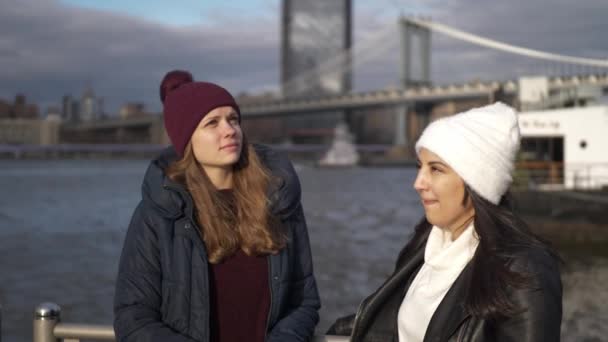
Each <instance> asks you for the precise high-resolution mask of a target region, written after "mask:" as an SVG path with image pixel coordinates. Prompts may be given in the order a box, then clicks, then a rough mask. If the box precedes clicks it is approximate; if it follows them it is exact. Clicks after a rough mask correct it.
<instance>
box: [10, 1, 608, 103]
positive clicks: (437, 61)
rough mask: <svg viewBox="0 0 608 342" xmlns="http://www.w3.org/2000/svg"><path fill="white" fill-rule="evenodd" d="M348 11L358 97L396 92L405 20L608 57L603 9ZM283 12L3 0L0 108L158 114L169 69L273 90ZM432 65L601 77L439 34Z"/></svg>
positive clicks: (373, 5)
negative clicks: (85, 102)
mask: <svg viewBox="0 0 608 342" xmlns="http://www.w3.org/2000/svg"><path fill="white" fill-rule="evenodd" d="M298 1H303V0H298ZM327 1H331V0H327ZM353 3H354V27H353V28H354V42H353V43H354V45H355V46H357V44H360V45H362V46H367V49H364V50H363V51H364V52H362V53H361V56H360V58H359V59H357V57H355V70H354V82H355V90H368V89H377V88H383V87H388V86H395V85H397V84H398V79H399V78H398V71H399V63H398V62H399V42H398V39H397V25H396V23H397V19H398V17H399V15H400V14H404V15H423V16H427V17H431V18H432V19H433V20H435V21H438V22H441V23H443V24H446V25H450V26H453V27H456V28H458V29H461V30H464V31H467V32H471V33H474V34H478V35H482V36H486V37H488V38H492V39H496V40H500V41H504V42H507V43H511V44H515V45H520V46H524V47H529V48H534V49H538V50H543V51H548V52H553V53H559V54H565V55H572V56H580V57H589V58H597V59H607V58H608V39H606V38H605V37H606V32H608V20H606V15H607V14H608V1H606V0H578V1H571V0H510V1H483V0H373V1H372V0H354V1H353ZM280 7H281V6H280V0H231V1H219V0H218V1H210V0H176V1H173V2H168V1H166V0H164V1H161V0H147V1H143V0H141V1H140V0H130V1H119V0H0V99H10V100H12V98H13V97H14V96H15V94H16V93H18V92H20V93H24V94H26V95H27V97H28V100H29V102H37V103H38V104H39V105H40V106H41V107H42V109H44V108H45V107H46V106H49V105H53V104H57V105H58V104H59V103H60V99H61V96H62V95H64V94H72V95H73V96H76V97H79V96H80V95H81V94H82V92H83V91H84V89H85V88H86V87H87V86H91V87H92V89H93V90H94V92H95V94H96V95H98V96H102V97H103V98H104V99H105V102H106V109H107V111H109V112H114V111H116V110H117V109H118V107H119V106H120V105H121V104H122V103H124V102H127V101H133V102H143V103H145V104H146V106H147V108H148V109H150V110H155V111H157V110H160V102H159V100H158V83H159V81H160V79H161V78H162V76H163V75H164V73H165V72H166V71H168V70H170V69H174V68H182V69H188V70H190V71H192V73H193V74H194V76H195V78H197V79H201V80H202V79H204V80H209V81H214V82H218V83H220V84H222V85H225V86H226V87H227V88H229V89H230V90H231V91H232V92H233V93H235V94H238V93H240V92H249V93H257V92H263V91H268V90H276V89H278V80H279V65H278V60H279V51H280V44H279V41H280V33H279V18H280ZM387 32H388V33H387ZM432 55H433V57H432V77H433V80H434V81H435V82H437V83H446V82H460V81H465V80H470V79H513V78H515V77H517V76H518V75H523V74H530V73H547V72H558V71H563V70H565V71H566V72H568V71H570V72H571V71H572V70H574V71H580V72H588V71H596V70H589V69H585V68H582V69H581V68H579V69H576V68H574V67H569V66H564V65H557V64H551V63H546V62H540V61H535V60H530V59H528V58H523V57H517V56H511V55H508V54H505V53H498V52H494V51H491V50H488V49H484V48H479V47H475V46H472V45H470V44H467V43H463V42H459V41H456V40H454V39H450V38H446V37H443V36H440V35H439V34H434V35H433V37H432ZM603 71H608V70H603Z"/></svg>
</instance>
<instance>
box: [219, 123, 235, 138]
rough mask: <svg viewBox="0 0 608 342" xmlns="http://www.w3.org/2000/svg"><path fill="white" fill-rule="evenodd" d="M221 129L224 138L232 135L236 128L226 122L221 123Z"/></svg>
mask: <svg viewBox="0 0 608 342" xmlns="http://www.w3.org/2000/svg"><path fill="white" fill-rule="evenodd" d="M222 129H223V132H224V135H226V136H229V135H234V134H235V133H236V128H235V127H234V126H233V125H232V123H230V122H229V121H228V120H223V121H222Z"/></svg>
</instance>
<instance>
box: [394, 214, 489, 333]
mask: <svg viewBox="0 0 608 342" xmlns="http://www.w3.org/2000/svg"><path fill="white" fill-rule="evenodd" d="M478 244H479V239H478V238H477V235H476V234H475V229H474V228H473V223H472V222H471V224H469V226H468V227H467V228H466V229H465V230H464V231H463V232H462V234H461V235H460V236H459V237H458V238H457V239H456V240H455V241H452V233H451V232H449V231H446V230H443V229H441V228H438V227H435V226H433V228H432V229H431V232H430V234H429V238H428V240H427V242H426V249H425V251H424V264H423V265H422V267H421V268H420V271H419V272H418V274H417V275H416V277H415V278H414V280H413V281H412V284H411V285H410V288H409V290H408V291H407V294H406V295H405V298H404V300H403V302H402V303H401V307H400V308H399V315H398V316H397V324H398V329H399V342H418V341H422V340H423V339H424V335H425V334H426V329H427V327H428V325H429V322H430V321H431V317H433V314H434V313H435V310H436V309H437V307H438V306H439V304H440V303H441V301H442V300H443V297H445V294H446V293H447V292H448V290H449V289H450V287H451V286H452V284H453V283H454V281H455V280H456V278H458V276H459V275H460V273H461V272H462V270H463V269H464V267H465V266H466V265H467V263H468V262H469V261H470V260H471V258H473V255H474V254H475V250H476V249H477V245H478Z"/></svg>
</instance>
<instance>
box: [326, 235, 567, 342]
mask: <svg viewBox="0 0 608 342" xmlns="http://www.w3.org/2000/svg"><path fill="white" fill-rule="evenodd" d="M427 237H428V236H427ZM425 246H426V238H425V239H424V240H423V242H422V243H420V245H418V246H416V247H414V248H413V250H411V251H404V252H402V253H401V255H400V257H399V259H398V260H397V265H396V267H395V271H394V272H393V274H392V275H391V276H390V277H389V278H388V279H387V280H386V281H385V282H384V284H382V285H381V286H380V287H379V288H378V290H376V292H374V293H373V294H372V295H371V296H369V297H367V298H365V299H364V300H363V302H361V305H360V306H359V310H358V312H357V314H356V315H350V316H347V317H343V318H340V319H338V320H337V321H336V322H335V323H334V325H333V326H332V327H331V328H330V329H329V331H328V332H327V333H328V334H330V335H350V336H351V341H352V342H390V341H398V340H399V337H398V333H397V314H398V312H399V307H400V306H401V303H402V301H403V298H404V297H405V294H406V293H407V290H408V288H409V286H410V284H411V282H412V280H413V279H414V277H415V276H416V274H417V273H418V270H420V267H421V266H422V264H423V262H424V249H425ZM512 268H513V269H514V270H518V271H520V270H523V271H527V273H528V274H530V276H531V279H530V280H531V281H530V283H531V286H529V287H527V288H524V289H513V290H512V293H511V296H512V297H511V299H512V301H513V304H514V305H515V306H516V307H518V308H521V309H522V310H520V313H519V314H517V315H515V316H512V317H510V318H505V319H502V320H497V321H489V320H487V319H484V318H480V317H474V316H471V315H470V314H468V313H467V312H466V311H465V309H464V299H465V298H466V294H467V291H468V288H469V286H468V284H469V281H470V276H471V270H472V263H469V264H468V265H467V266H466V267H465V268H464V270H463V271H462V273H461V274H460V276H459V277H458V278H457V279H456V281H455V282H454V284H452V287H451V288H450V290H449V291H448V293H447V294H446V296H445V297H444V299H443V300H442V301H441V303H440V305H439V306H438V307H437V310H436V311H435V313H434V314H433V316H432V318H431V321H430V323H429V326H428V328H427V331H426V334H425V336H424V342H431V341H432V342H456V341H458V342H459V341H475V342H481V341H517V342H541V341H542V342H552V341H559V340H560V326H561V319H562V283H561V279H560V274H559V268H558V263H557V260H555V258H554V257H552V256H551V255H550V254H549V253H547V252H545V251H543V250H532V249H528V250H526V251H523V252H522V253H519V254H518V255H516V256H515V262H513V264H512Z"/></svg>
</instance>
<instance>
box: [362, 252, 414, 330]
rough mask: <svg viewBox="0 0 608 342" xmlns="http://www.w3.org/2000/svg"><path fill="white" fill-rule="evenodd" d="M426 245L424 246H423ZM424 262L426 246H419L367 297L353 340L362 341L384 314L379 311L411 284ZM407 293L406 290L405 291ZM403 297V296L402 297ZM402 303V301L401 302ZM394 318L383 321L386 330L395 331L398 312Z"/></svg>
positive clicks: (363, 303)
mask: <svg viewBox="0 0 608 342" xmlns="http://www.w3.org/2000/svg"><path fill="white" fill-rule="evenodd" d="M423 247H424V246H423ZM423 262H424V248H419V249H418V250H416V251H414V252H413V253H412V255H411V257H409V258H407V260H406V261H405V262H404V263H403V264H402V265H399V266H398V268H397V269H396V270H395V272H393V274H392V275H391V276H390V277H389V278H388V279H387V280H386V281H385V282H384V284H382V285H381V286H380V288H378V290H376V292H374V293H373V294H372V295H371V296H369V297H367V298H366V299H365V300H364V301H363V302H362V303H361V309H360V311H359V312H358V314H357V316H356V317H355V322H354V327H353V334H352V337H351V340H352V341H360V339H361V338H363V337H364V336H365V335H366V334H367V333H368V332H369V330H370V329H368V327H370V325H372V324H373V323H374V320H376V319H377V318H378V317H381V316H384V315H380V314H379V313H380V312H381V310H385V309H386V308H387V307H388V305H387V304H388V303H387V300H388V299H389V298H391V296H393V295H394V294H395V293H396V292H397V291H399V292H401V291H402V289H403V288H404V286H405V285H404V284H408V285H409V284H410V283H411V281H409V280H411V279H412V278H413V277H414V276H415V272H416V271H417V270H418V269H419V268H420V265H421V264H422V263H423ZM405 291H407V289H405ZM403 293H405V292H403ZM400 298H403V297H400ZM399 304H400V303H399ZM392 316H394V320H393V321H391V322H383V323H382V325H386V329H382V330H386V331H394V328H395V325H396V320H397V316H396V313H395V315H392Z"/></svg>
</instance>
